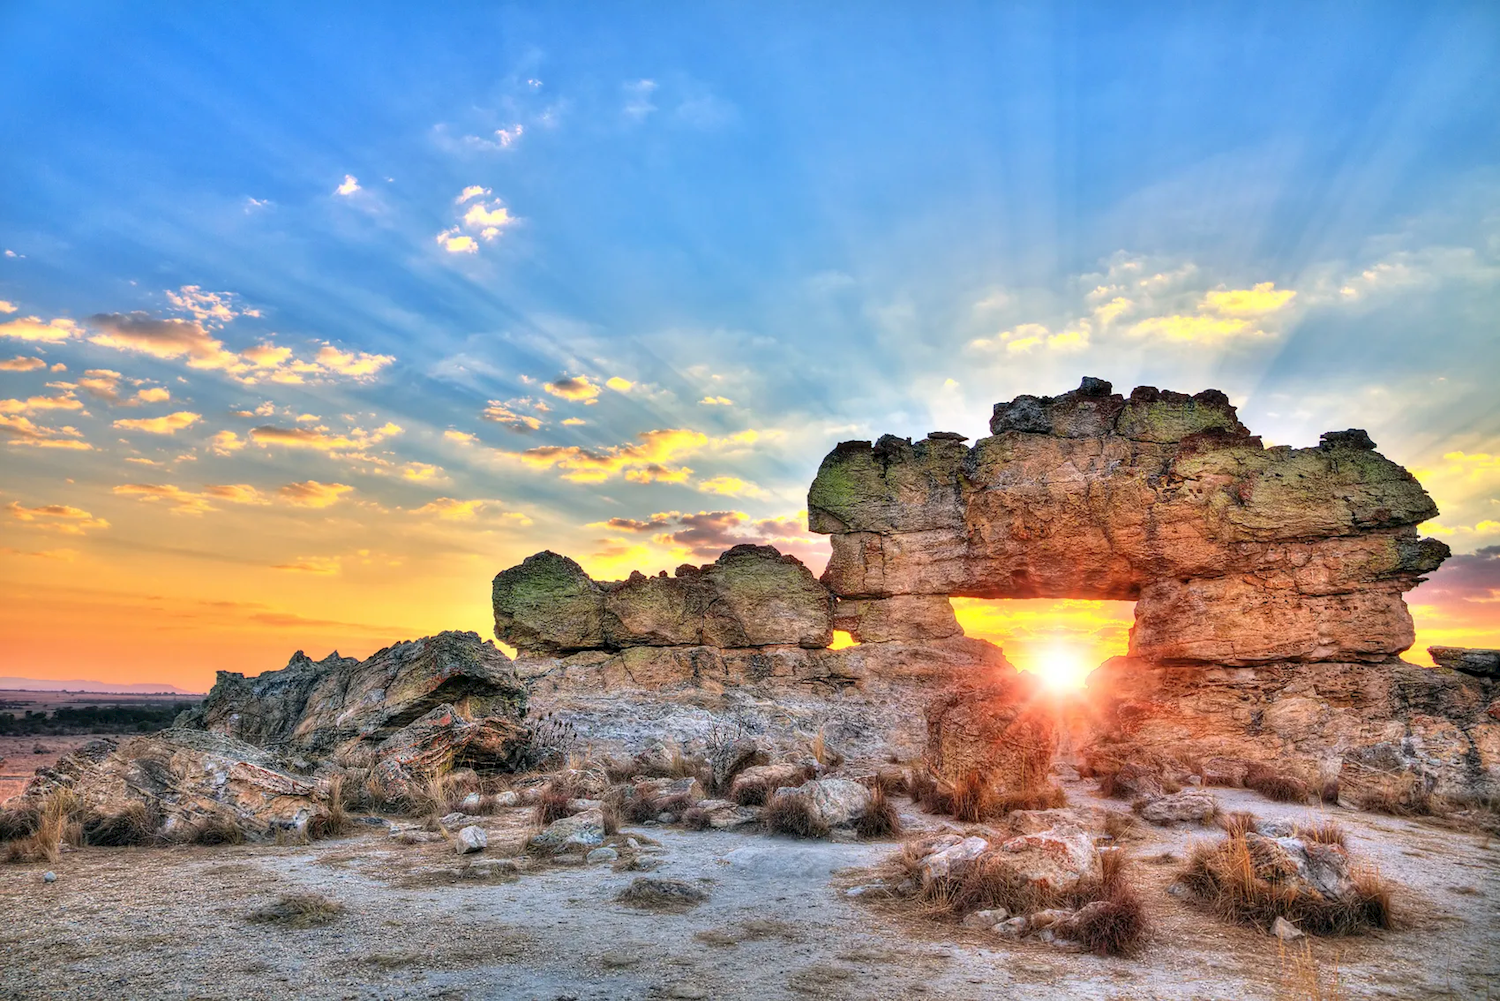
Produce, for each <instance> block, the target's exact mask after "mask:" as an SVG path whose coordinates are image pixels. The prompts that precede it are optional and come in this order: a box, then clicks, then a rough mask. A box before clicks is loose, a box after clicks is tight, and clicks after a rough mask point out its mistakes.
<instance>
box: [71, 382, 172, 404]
mask: <svg viewBox="0 0 1500 1001" xmlns="http://www.w3.org/2000/svg"><path fill="white" fill-rule="evenodd" d="M81 384H82V383H80V385H81ZM135 398H136V399H138V400H140V401H141V402H142V403H165V402H167V401H168V400H170V399H171V398H172V391H171V390H169V389H167V388H165V387H163V386H154V387H152V388H150V389H140V390H137V391H136V394H135Z"/></svg>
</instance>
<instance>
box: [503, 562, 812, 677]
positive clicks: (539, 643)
mask: <svg viewBox="0 0 1500 1001" xmlns="http://www.w3.org/2000/svg"><path fill="white" fill-rule="evenodd" d="M491 597H492V603H493V605H494V613H495V635H496V636H497V637H498V638H499V639H502V640H504V641H505V642H507V643H510V644H512V645H514V646H515V647H517V648H518V649H520V650H522V651H523V652H525V653H527V654H532V655H539V656H551V655H558V654H567V653H573V652H577V651H583V650H626V649H632V648H639V647H683V648H692V647H700V646H703V647H709V648H714V649H722V650H727V649H750V648H757V647H768V646H791V647H803V648H808V649H823V648H825V647H827V646H828V644H829V643H830V642H831V641H832V639H833V631H832V630H833V597H832V596H831V595H830V594H829V593H828V591H827V589H826V588H824V587H823V585H822V584H820V583H818V580H817V578H815V577H814V576H813V575H812V572H811V571H809V570H808V569H807V568H806V567H805V566H803V565H802V563H801V561H800V560H798V559H797V558H796V557H794V556H788V555H783V554H782V553H781V552H779V551H778V550H777V549H775V548H774V547H772V546H755V545H739V546H734V547H733V548H731V549H729V550H727V551H726V552H724V553H723V554H722V555H721V556H719V558H718V559H717V560H715V561H714V562H713V563H710V564H707V565H704V566H701V567H693V566H682V567H679V568H678V569H677V573H676V575H675V576H672V577H667V576H665V575H661V576H657V577H647V576H646V575H645V574H642V573H639V572H636V573H634V574H632V575H631V576H630V577H629V578H628V579H626V580H623V581H605V582H597V581H594V580H593V579H592V578H590V577H589V576H588V574H586V573H584V571H583V569H582V568H581V567H580V566H579V565H578V564H577V563H575V562H573V561H572V560H570V559H568V558H567V557H565V556H559V555H557V554H556V553H552V552H542V553H537V554H536V555H535V556H529V557H527V558H526V559H525V560H524V561H523V562H522V563H521V564H520V565H519V566H514V567H511V568H510V569H508V570H503V571H501V572H500V573H499V574H498V575H496V577H495V580H494V585H493V587H492V589H491Z"/></svg>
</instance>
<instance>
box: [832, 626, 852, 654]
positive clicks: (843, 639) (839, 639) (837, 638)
mask: <svg viewBox="0 0 1500 1001" xmlns="http://www.w3.org/2000/svg"><path fill="white" fill-rule="evenodd" d="M850 646H859V644H858V643H856V642H855V641H854V637H853V635H851V634H850V633H848V632H845V631H844V630H842V629H835V630H834V631H833V642H832V643H830V644H828V649H830V650H842V649H844V648H845V647H850Z"/></svg>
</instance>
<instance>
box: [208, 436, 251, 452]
mask: <svg viewBox="0 0 1500 1001" xmlns="http://www.w3.org/2000/svg"><path fill="white" fill-rule="evenodd" d="M208 447H209V450H210V451H212V452H213V453H214V454H216V455H228V454H230V453H231V452H238V451H239V450H240V449H242V448H244V447H245V439H243V438H241V437H240V436H239V435H237V434H235V433H234V432H233V431H220V432H219V433H218V434H216V435H214V436H213V437H212V438H210V439H209V440H208Z"/></svg>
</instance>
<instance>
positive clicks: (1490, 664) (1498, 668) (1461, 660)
mask: <svg viewBox="0 0 1500 1001" xmlns="http://www.w3.org/2000/svg"><path fill="white" fill-rule="evenodd" d="M1427 653H1428V654H1429V655H1430V656H1431V657H1432V660H1433V662H1434V663H1435V664H1437V666H1438V667H1446V668H1449V669H1450V670H1454V671H1462V672H1463V673H1464V674H1472V675H1474V677H1476V678H1500V650H1480V649H1476V648H1474V647H1461V646H1430V647H1428V648H1427Z"/></svg>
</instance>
